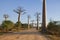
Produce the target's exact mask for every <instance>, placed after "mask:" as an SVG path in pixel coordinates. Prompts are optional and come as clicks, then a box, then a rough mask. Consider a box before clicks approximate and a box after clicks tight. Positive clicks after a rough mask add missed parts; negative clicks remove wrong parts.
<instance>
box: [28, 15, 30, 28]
mask: <svg viewBox="0 0 60 40" xmlns="http://www.w3.org/2000/svg"><path fill="white" fill-rule="evenodd" d="M29 21H30V16H29V15H28V29H29V28H30V24H29Z"/></svg>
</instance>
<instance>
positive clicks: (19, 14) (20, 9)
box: [14, 7, 25, 31]
mask: <svg viewBox="0 0 60 40" xmlns="http://www.w3.org/2000/svg"><path fill="white" fill-rule="evenodd" d="M24 11H25V10H24V9H22V8H21V7H19V8H18V9H16V10H14V12H16V13H17V14H18V28H17V29H18V31H19V29H20V27H21V21H20V17H21V14H22V13H24Z"/></svg>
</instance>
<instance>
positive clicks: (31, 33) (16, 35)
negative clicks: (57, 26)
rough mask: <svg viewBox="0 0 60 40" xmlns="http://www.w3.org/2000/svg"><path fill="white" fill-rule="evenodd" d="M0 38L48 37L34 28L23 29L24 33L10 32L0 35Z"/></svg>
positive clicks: (28, 39)
mask: <svg viewBox="0 0 60 40" xmlns="http://www.w3.org/2000/svg"><path fill="white" fill-rule="evenodd" d="M0 40H49V38H47V37H45V36H43V35H41V34H39V33H38V32H37V31H36V30H35V29H34V30H33V31H32V30H29V31H27V32H26V31H25V34H20V33H13V34H12V33H10V34H4V35H1V36H0Z"/></svg>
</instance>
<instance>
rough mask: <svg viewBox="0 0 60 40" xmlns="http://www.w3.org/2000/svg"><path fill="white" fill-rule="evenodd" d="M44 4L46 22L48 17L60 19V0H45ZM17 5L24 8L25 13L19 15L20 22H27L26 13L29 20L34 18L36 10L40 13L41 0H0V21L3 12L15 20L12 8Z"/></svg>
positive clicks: (15, 14)
mask: <svg viewBox="0 0 60 40" xmlns="http://www.w3.org/2000/svg"><path fill="white" fill-rule="evenodd" d="M46 4H47V5H46V8H47V22H48V21H49V20H50V19H52V20H58V21H60V0H46ZM19 6H21V7H23V8H24V9H25V10H26V14H24V15H21V22H22V23H27V15H30V16H31V19H30V20H33V19H34V20H35V18H36V17H35V16H34V15H35V13H36V12H40V13H41V15H42V0H0V23H1V22H2V21H3V20H4V18H3V15H4V14H8V15H9V20H11V21H13V22H16V21H17V17H18V15H17V13H15V12H14V11H13V10H14V9H17V8H18V7H19Z"/></svg>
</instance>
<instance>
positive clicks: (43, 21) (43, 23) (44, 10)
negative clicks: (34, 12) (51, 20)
mask: <svg viewBox="0 0 60 40" xmlns="http://www.w3.org/2000/svg"><path fill="white" fill-rule="evenodd" d="M42 32H46V0H43V11H42Z"/></svg>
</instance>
